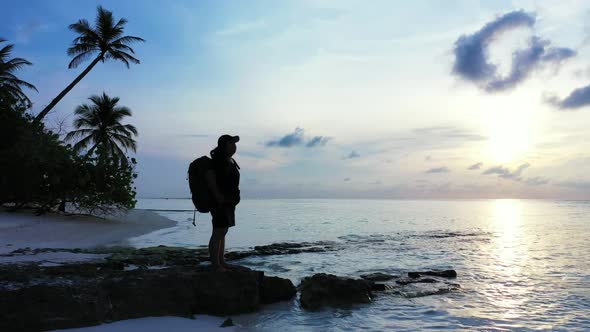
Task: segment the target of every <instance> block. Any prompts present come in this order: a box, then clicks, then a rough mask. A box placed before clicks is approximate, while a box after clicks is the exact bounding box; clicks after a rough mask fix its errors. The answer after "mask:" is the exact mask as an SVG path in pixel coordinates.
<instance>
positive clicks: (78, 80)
mask: <svg viewBox="0 0 590 332" xmlns="http://www.w3.org/2000/svg"><path fill="white" fill-rule="evenodd" d="M103 57H104V54H103V53H101V54H100V55H99V56H98V57H96V59H94V61H92V63H90V65H89V66H88V67H87V68H86V69H84V71H83V72H82V73H80V75H78V77H76V79H75V80H74V81H73V82H72V83H70V85H68V86H67V87H66V88H65V89H64V90H63V91H62V92H61V93H60V94H59V95H57V97H55V98H54V99H53V100H52V101H51V102H50V103H49V105H47V106H45V108H44V109H43V110H42V111H41V113H39V114H38V115H37V116H36V117H35V122H40V121H41V120H43V118H44V117H45V116H46V115H47V113H49V111H51V110H52V109H53V107H55V105H57V103H58V102H59V101H60V100H61V99H62V98H63V97H65V95H66V94H67V93H68V92H70V90H72V88H74V86H75V85H76V84H78V82H80V81H81V80H82V79H83V78H84V76H86V74H88V73H89V72H90V71H91V70H92V68H94V66H96V64H97V63H98V62H99V61H100V60H102V58H103Z"/></svg>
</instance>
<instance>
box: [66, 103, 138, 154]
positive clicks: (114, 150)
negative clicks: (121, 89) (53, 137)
mask: <svg viewBox="0 0 590 332" xmlns="http://www.w3.org/2000/svg"><path fill="white" fill-rule="evenodd" d="M88 99H90V101H91V102H92V104H83V105H80V106H78V107H77V108H76V111H75V114H76V115H77V116H78V117H77V118H76V119H75V120H74V127H75V128H76V130H74V131H71V132H70V133H68V134H67V135H66V140H67V141H71V140H76V139H79V140H78V142H77V143H76V144H75V145H74V151H75V152H80V151H82V150H84V149H87V148H88V147H89V146H91V147H90V149H88V150H87V153H86V155H87V156H91V155H92V154H93V153H94V152H95V151H96V149H97V148H99V150H98V151H100V152H102V154H107V155H108V156H110V157H113V158H116V159H119V160H123V161H125V160H126V158H125V152H126V151H127V150H128V149H130V150H132V151H133V152H135V150H136V148H137V144H136V142H135V140H134V139H133V138H134V136H137V129H136V128H135V127H134V126H132V125H130V124H122V123H121V121H122V120H123V118H125V117H128V116H131V110H130V109H129V108H127V107H125V106H117V104H118V102H119V98H118V97H113V98H111V97H109V96H107V95H106V94H105V93H103V94H102V95H101V96H91V97H90V98H88ZM123 149H124V150H125V151H123Z"/></svg>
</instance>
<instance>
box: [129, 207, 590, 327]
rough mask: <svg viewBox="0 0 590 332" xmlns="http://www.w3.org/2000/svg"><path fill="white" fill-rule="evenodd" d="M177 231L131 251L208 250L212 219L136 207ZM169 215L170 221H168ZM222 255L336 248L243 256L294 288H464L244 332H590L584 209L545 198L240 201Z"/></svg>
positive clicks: (294, 304)
mask: <svg viewBox="0 0 590 332" xmlns="http://www.w3.org/2000/svg"><path fill="white" fill-rule="evenodd" d="M138 208H146V209H156V210H159V211H158V213H160V214H162V215H164V216H166V217H168V218H171V219H173V220H176V221H178V224H177V226H175V227H172V228H169V229H163V230H160V231H157V232H154V233H151V234H148V235H144V236H141V237H137V238H134V239H132V240H131V243H132V244H133V245H136V246H152V245H159V244H165V245H176V246H186V247H197V246H204V245H206V244H207V241H208V237H209V235H210V232H211V225H210V217H209V216H208V215H204V214H197V227H193V226H192V225H191V223H192V218H193V212H192V210H191V209H192V203H191V202H190V200H172V199H170V200H165V199H157V200H147V199H145V200H140V202H139V205H138ZM170 210H175V211H170ZM236 224H237V226H236V227H234V228H232V229H231V230H230V233H229V234H228V238H227V241H226V242H227V244H228V247H230V248H233V249H236V248H247V247H252V246H254V245H261V244H270V243H275V242H284V241H293V242H300V241H320V240H328V241H335V242H336V243H337V244H338V245H339V247H341V248H342V249H341V250H338V251H330V252H323V253H305V254H298V255H283V256H266V257H250V258H248V259H244V260H242V261H241V262H239V263H240V264H243V265H246V266H249V267H252V268H256V269H258V270H263V271H265V272H266V273H267V274H269V275H277V276H282V277H286V278H290V279H291V280H293V282H294V283H295V284H298V282H299V281H300V280H301V278H303V277H305V276H309V275H312V274H314V273H320V272H326V273H334V274H337V275H343V276H353V277H358V276H359V275H360V274H364V273H368V272H385V273H392V274H401V273H403V272H407V271H411V270H423V269H449V268H452V269H455V270H457V272H458V274H459V276H458V278H457V279H456V281H455V282H457V283H459V284H460V285H461V288H460V290H457V291H454V292H451V293H447V294H441V295H431V296H423V297H414V295H415V294H414V295H411V296H410V295H408V294H406V295H408V296H404V294H389V293H385V294H382V295H380V296H377V297H376V298H375V299H374V302H373V303H371V304H366V305H358V306H353V307H351V308H346V309H332V308H326V309H323V310H321V311H319V312H307V311H304V310H302V309H301V308H300V306H299V303H298V300H297V299H294V300H292V301H290V302H285V303H281V304H278V305H272V306H266V307H264V309H263V310H262V311H261V312H258V313H255V314H249V315H240V316H235V317H232V318H233V320H234V322H235V323H237V324H238V325H239V326H241V327H243V329H244V330H271V331H277V330H285V329H286V327H288V329H287V330H289V331H316V330H317V331H357V330H367V331H384V330H395V331H404V330H406V331H415V330H486V331H504V330H506V331H508V330H510V331H512V330H522V331H529V330H563V331H572V330H579V331H583V330H590V318H589V317H590V260H589V259H588V257H590V244H589V241H588V239H589V238H590V202H586V201H540V200H465V201H458V200H451V201H402V200H398V201H396V200H317V199H313V200H303V199H301V200H244V201H242V203H241V204H240V205H239V206H238V209H237V222H236Z"/></svg>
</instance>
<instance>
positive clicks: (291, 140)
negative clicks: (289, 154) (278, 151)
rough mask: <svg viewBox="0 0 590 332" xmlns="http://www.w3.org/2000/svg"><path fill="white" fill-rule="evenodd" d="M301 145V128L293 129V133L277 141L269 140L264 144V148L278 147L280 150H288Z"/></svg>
mask: <svg viewBox="0 0 590 332" xmlns="http://www.w3.org/2000/svg"><path fill="white" fill-rule="evenodd" d="M301 144H303V128H299V127H297V128H295V131H294V132H292V133H290V134H287V135H285V136H283V137H281V138H280V139H278V140H271V141H268V142H267V143H266V146H278V147H282V148H290V147H293V146H297V145H301Z"/></svg>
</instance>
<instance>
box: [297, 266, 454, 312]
mask: <svg viewBox="0 0 590 332" xmlns="http://www.w3.org/2000/svg"><path fill="white" fill-rule="evenodd" d="M422 276H429V277H422ZM456 277H457V272H456V271H455V270H445V271H424V272H408V273H407V276H402V277H400V276H397V275H390V274H385V273H381V272H376V273H371V274H365V275H361V278H360V279H354V278H347V277H340V276H335V275H332V274H325V273H318V274H315V275H313V276H311V277H307V278H304V279H303V280H302V281H301V284H300V285H299V286H298V289H299V291H300V293H301V294H300V297H299V300H300V303H301V306H302V307H303V308H304V309H308V310H317V309H319V308H321V307H323V306H333V307H342V306H350V305H353V304H362V303H370V302H372V301H373V299H374V297H375V296H376V295H377V294H392V295H399V296H402V297H407V298H414V297H422V296H429V295H439V294H445V293H449V292H452V291H456V290H458V289H459V288H460V285H459V284H456V283H453V282H449V281H448V279H449V278H456ZM385 281H389V282H385Z"/></svg>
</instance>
